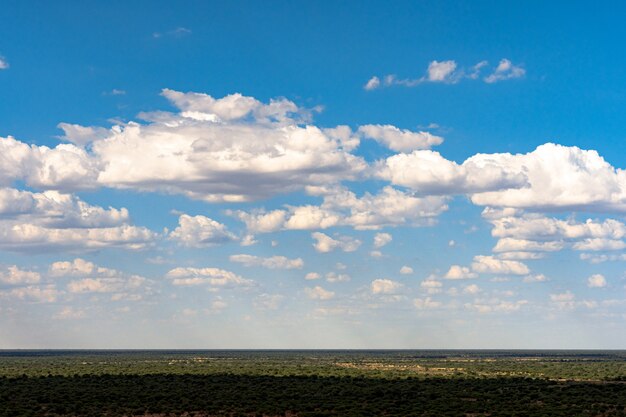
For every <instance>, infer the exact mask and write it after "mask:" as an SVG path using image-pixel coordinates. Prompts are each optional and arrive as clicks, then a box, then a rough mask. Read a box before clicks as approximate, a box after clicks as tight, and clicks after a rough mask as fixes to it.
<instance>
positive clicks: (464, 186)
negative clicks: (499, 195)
mask: <svg viewBox="0 0 626 417" xmlns="http://www.w3.org/2000/svg"><path fill="white" fill-rule="evenodd" d="M487 156H488V155H487ZM375 174H376V176H378V177H380V178H382V179H385V180H388V181H390V182H391V183H392V184H394V185H401V186H404V187H409V188H411V189H413V190H415V191H418V192H419V193H421V194H434V195H437V194H459V193H474V192H481V191H491V190H501V189H509V188H518V187H522V186H524V185H525V184H526V182H527V179H526V174H525V172H523V171H522V170H520V169H513V168H510V167H508V166H506V165H503V164H498V163H497V162H496V161H492V160H490V159H489V158H488V157H486V156H485V155H482V154H478V155H475V156H473V157H471V158H469V159H467V160H466V161H465V162H463V164H462V165H459V164H457V163H456V162H454V161H449V160H447V159H445V158H444V157H442V156H441V154H440V153H439V152H435V151H429V150H421V151H413V152H412V153H409V154H406V153H402V154H397V155H392V156H390V157H388V158H387V159H386V160H384V161H382V162H380V163H379V164H378V165H377V167H376V172H375Z"/></svg>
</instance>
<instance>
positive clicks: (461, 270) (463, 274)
mask: <svg viewBox="0 0 626 417" xmlns="http://www.w3.org/2000/svg"><path fill="white" fill-rule="evenodd" d="M477 276H478V275H477V274H476V273H475V272H472V271H471V270H470V269H469V268H468V267H466V266H460V265H452V266H451V267H450V269H448V272H446V275H444V278H445V279H471V278H476V277H477Z"/></svg>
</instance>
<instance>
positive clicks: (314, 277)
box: [304, 272, 321, 280]
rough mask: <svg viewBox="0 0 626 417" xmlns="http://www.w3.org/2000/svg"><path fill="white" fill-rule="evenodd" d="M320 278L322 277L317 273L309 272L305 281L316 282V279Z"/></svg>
mask: <svg viewBox="0 0 626 417" xmlns="http://www.w3.org/2000/svg"><path fill="white" fill-rule="evenodd" d="M320 278H321V276H320V274H318V273H317V272H308V273H307V274H306V275H305V276H304V279H306V280H314V279H320Z"/></svg>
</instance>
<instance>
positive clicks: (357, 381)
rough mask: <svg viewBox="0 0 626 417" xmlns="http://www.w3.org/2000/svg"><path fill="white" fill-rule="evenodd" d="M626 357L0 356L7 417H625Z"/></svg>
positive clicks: (1, 408) (1, 405)
mask: <svg viewBox="0 0 626 417" xmlns="http://www.w3.org/2000/svg"><path fill="white" fill-rule="evenodd" d="M625 407H626V352H589V351H585V352H554V351H537V352H531V351H514V352H498V351H474V352H469V351H187V352H182V351H175V352H164V351H151V352H121V351H115V352H111V351H91V352H86V351H84V352H55V351H52V352H50V351H48V352H43V351H39V352H38V351H34V352H27V351H21V352H0V416H7V417H8V416H131V415H136V416H139V415H152V416H166V415H185V413H187V414H188V415H193V414H194V413H195V414H196V415H197V416H231V415H232V416H239V415H241V416H257V415H258V416H279V415H280V416H331V415H334V416H379V415H380V416H382V415H385V416H626V408H625Z"/></svg>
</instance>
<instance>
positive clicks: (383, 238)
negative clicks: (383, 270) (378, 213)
mask: <svg viewBox="0 0 626 417" xmlns="http://www.w3.org/2000/svg"><path fill="white" fill-rule="evenodd" d="M392 240H393V237H392V236H391V235H390V234H389V233H376V236H374V247H376V248H382V247H383V246H385V245H386V244H388V243H389V242H391V241H392Z"/></svg>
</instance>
